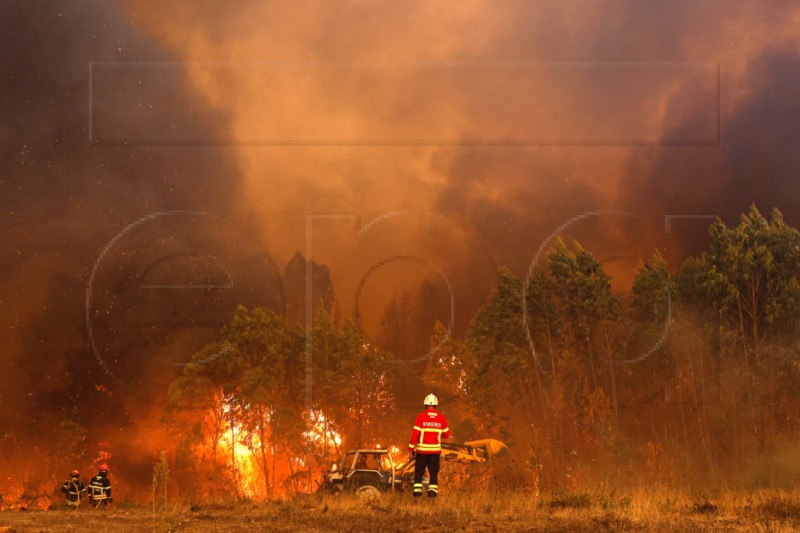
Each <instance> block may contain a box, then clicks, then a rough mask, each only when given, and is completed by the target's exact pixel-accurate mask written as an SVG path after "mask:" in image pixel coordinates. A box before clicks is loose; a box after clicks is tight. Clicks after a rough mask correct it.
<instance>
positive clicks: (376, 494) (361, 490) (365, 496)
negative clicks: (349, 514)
mask: <svg viewBox="0 0 800 533" xmlns="http://www.w3.org/2000/svg"><path fill="white" fill-rule="evenodd" d="M356 496H358V497H359V498H361V499H362V500H376V499H378V498H380V497H381V491H379V490H378V488H377V487H373V486H372V485H364V486H363V487H358V489H357V490H356Z"/></svg>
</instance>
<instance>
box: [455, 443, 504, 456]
mask: <svg viewBox="0 0 800 533" xmlns="http://www.w3.org/2000/svg"><path fill="white" fill-rule="evenodd" d="M464 444H466V445H467V446H472V447H474V448H483V449H484V450H486V455H487V457H494V456H497V455H502V454H503V453H505V451H506V450H508V446H506V445H505V443H503V442H501V441H499V440H497V439H480V440H471V441H467V442H465V443H464Z"/></svg>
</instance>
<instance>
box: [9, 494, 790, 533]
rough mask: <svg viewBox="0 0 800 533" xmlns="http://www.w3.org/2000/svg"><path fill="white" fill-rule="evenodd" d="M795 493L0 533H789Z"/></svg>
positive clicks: (206, 514)
mask: <svg viewBox="0 0 800 533" xmlns="http://www.w3.org/2000/svg"><path fill="white" fill-rule="evenodd" d="M4 528H7V529H4ZM798 529H800V499H799V498H798V496H797V494H795V493H785V492H781V493H767V494H765V493H763V492H760V493H748V494H720V495H718V496H717V497H716V498H711V499H709V498H706V497H705V496H703V497H697V496H695V497H685V496H680V495H671V494H669V493H661V494H654V493H653V494H639V495H633V496H630V495H598V494H593V495H589V494H577V495H575V494H572V495H556V496H550V497H540V496H538V495H532V494H529V493H521V494H520V493H493V494H489V493H482V494H468V493H460V494H449V495H448V494H444V495H442V496H441V497H440V498H438V499H437V500H432V501H429V500H427V498H423V499H422V501H414V500H413V499H412V498H411V497H410V496H409V495H407V494H396V495H391V494H389V495H386V494H384V495H382V496H381V497H380V498H379V499H375V500H361V499H359V498H357V497H356V496H350V495H342V496H338V497H333V496H318V495H314V496H303V497H298V498H294V499H292V500H288V501H275V502H265V503H248V502H243V503H237V504H228V505H220V504H210V505H188V504H187V505H173V506H170V507H168V508H166V509H160V510H156V511H155V512H154V511H153V509H151V508H145V507H141V506H136V505H133V504H125V503H121V504H114V506H113V507H109V508H108V509H98V510H94V509H90V508H87V507H84V508H81V509H78V510H67V509H53V510H48V511H43V510H37V511H18V510H6V511H3V512H0V532H2V531H17V532H23V531H24V532H28V531H33V532H39V531H58V532H65V531H87V530H89V531H108V532H123V531H124V532H130V531H186V532H190V531H191V532H195V531H197V532H200V531H231V532H233V531H237V532H242V531H287V532H288V531H304V532H305V531H309V532H317V531H318V532H331V531H343V532H357V531H358V532H361V531H388V532H391V531H398V532H399V531H417V532H442V531H498V532H499V531H504V532H505V531H797V530H798Z"/></svg>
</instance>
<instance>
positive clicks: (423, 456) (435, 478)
mask: <svg viewBox="0 0 800 533" xmlns="http://www.w3.org/2000/svg"><path fill="white" fill-rule="evenodd" d="M439 458H440V456H439V454H438V453H436V454H433V453H430V454H428V453H418V454H417V456H416V459H417V462H416V464H414V484H415V485H416V484H417V483H422V476H424V475H425V469H426V468H427V469H428V474H430V477H431V481H430V484H431V485H434V486H438V485H439Z"/></svg>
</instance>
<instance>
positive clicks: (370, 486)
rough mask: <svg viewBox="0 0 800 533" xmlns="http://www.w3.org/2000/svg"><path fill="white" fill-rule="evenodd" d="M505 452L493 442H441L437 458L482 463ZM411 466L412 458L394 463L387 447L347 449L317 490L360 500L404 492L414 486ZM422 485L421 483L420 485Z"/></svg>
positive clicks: (413, 464) (466, 462)
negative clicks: (345, 493)
mask: <svg viewBox="0 0 800 533" xmlns="http://www.w3.org/2000/svg"><path fill="white" fill-rule="evenodd" d="M507 449H508V447H507V446H506V445H505V444H504V443H502V442H500V441H499V440H496V439H481V440H473V441H467V442H464V443H442V455H441V458H442V461H445V462H447V461H453V462H458V463H462V464H468V463H486V462H487V461H488V460H489V459H491V458H492V457H495V456H497V455H500V454H502V453H503V452H505V450H507ZM415 464H416V458H415V457H410V458H409V459H408V460H406V461H403V462H401V463H398V464H395V462H394V460H393V459H392V456H391V454H390V453H389V450H388V449H387V448H381V447H378V448H374V449H369V448H363V449H354V450H350V451H348V452H347V453H345V455H344V457H342V460H341V461H340V462H339V463H338V464H336V463H334V464H333V465H331V469H330V470H329V471H328V472H327V473H326V474H325V478H324V479H323V481H322V483H320V485H319V490H320V491H326V492H331V493H333V494H339V493H341V492H349V493H355V494H357V495H359V496H363V497H375V496H378V495H380V494H381V493H383V492H394V491H397V492H401V491H405V490H407V489H408V488H409V487H411V486H413V484H414V466H415ZM426 482H427V480H424V481H423V484H424V483H426Z"/></svg>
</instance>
